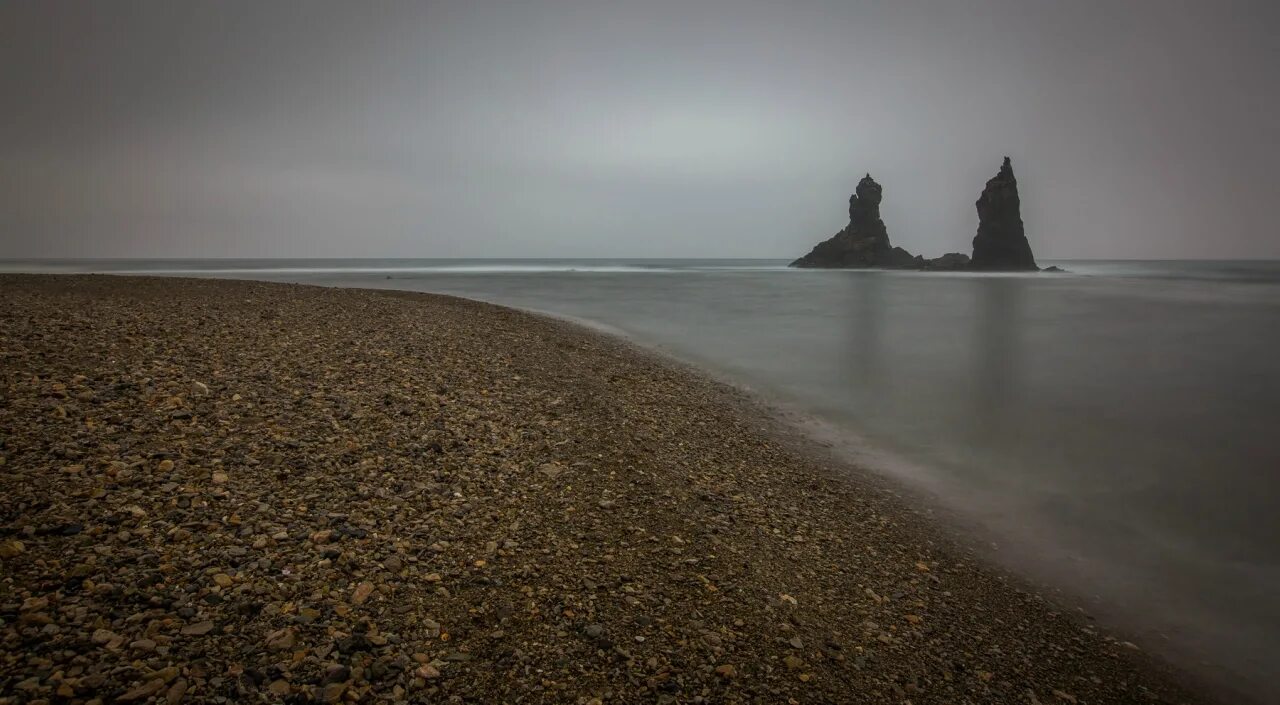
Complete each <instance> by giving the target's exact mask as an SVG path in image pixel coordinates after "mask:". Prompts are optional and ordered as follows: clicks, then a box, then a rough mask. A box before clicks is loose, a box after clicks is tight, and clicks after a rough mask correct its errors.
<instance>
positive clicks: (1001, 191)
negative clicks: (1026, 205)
mask: <svg viewBox="0 0 1280 705" xmlns="http://www.w3.org/2000/svg"><path fill="white" fill-rule="evenodd" d="M977 206H978V234H977V235H976V236H974V238H973V261H972V262H971V263H970V265H969V266H970V268H971V269H978V270H988V271H991V270H997V271H999V270H1003V271H1035V270H1037V269H1039V267H1037V266H1036V259H1035V256H1033V255H1032V254H1031V245H1030V243H1028V242H1027V236H1026V234H1024V233H1023V231H1022V214H1021V212H1020V204H1019V201H1018V180H1017V179H1016V178H1014V176H1013V166H1012V165H1011V164H1009V158H1008V157H1005V158H1004V164H1003V165H1001V167H1000V172H999V173H998V174H996V175H995V176H993V177H992V178H991V179H990V180H989V181H987V187H986V188H984V189H983V190H982V196H980V197H979V198H978V203H977Z"/></svg>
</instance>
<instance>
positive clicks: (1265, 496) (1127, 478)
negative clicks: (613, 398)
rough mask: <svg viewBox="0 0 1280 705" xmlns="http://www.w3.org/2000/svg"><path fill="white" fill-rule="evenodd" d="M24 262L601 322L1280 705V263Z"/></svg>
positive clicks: (1146, 639) (1143, 637)
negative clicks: (764, 405) (782, 408)
mask: <svg viewBox="0 0 1280 705" xmlns="http://www.w3.org/2000/svg"><path fill="white" fill-rule="evenodd" d="M784 264H785V263H784V262H779V261H761V260H683V261H681V260H647V261H644V260H618V261H602V260H556V261H549V260H525V261H495V260H470V261H467V260H452V261H433V260H354V261H332V260H329V261H325V260H318V261H304V260H293V261H282V260H274V261H251V260H240V261H229V260H219V261H186V262H182V261H151V262H126V261H111V262H60V263H50V262H43V263H31V262H25V263H7V264H5V265H0V269H9V270H14V269H18V270H27V271H30V270H37V269H38V270H42V271H116V272H145V273H173V274H184V275H199V276H227V277H237V278H254V279H267V280H274V281H296V282H307V283H317V284H326V285H336V286H360V287H381V288H395V289H409V290H415V291H431V292H442V293H450V294H456V295H460V296H467V297H471V298H478V299H484V300H488V301H493V302H497V303H503V304H508V305H514V306H520V307H526V308H532V309H537V310H541V311H547V312H552V313H556V314H561V315H566V316H572V317H577V318H582V319H587V320H590V321H595V322H599V323H602V324H605V325H608V326H611V327H613V328H615V329H618V330H621V331H623V332H625V333H626V334H628V335H630V336H632V337H633V338H635V339H637V340H638V341H640V342H642V343H646V344H649V345H653V346H656V347H659V348H661V349H664V350H666V351H668V352H670V353H672V354H674V355H676V356H679V357H682V358H685V359H688V360H691V361H693V362H696V363H699V364H702V365H704V366H707V367H709V368H711V369H713V370H715V371H717V372H719V373H720V374H722V375H724V376H726V377H728V378H730V379H734V380H737V381H740V382H742V383H744V384H746V385H748V386H750V387H752V388H754V389H757V390H759V391H761V392H763V393H764V394H766V395H768V396H771V397H774V398H777V399H780V400H782V401H784V402H785V403H787V405H789V406H791V407H793V408H796V409H798V410H800V411H803V412H806V413H808V414H812V415H814V416H816V417H817V418H819V419H821V420H823V421H824V422H826V423H827V424H829V425H830V426H832V427H834V428H837V429H844V430H847V431H849V432H850V433H854V434H857V436H858V437H859V438H861V439H865V441H866V443H868V444H869V446H870V447H872V448H874V449H876V452H875V453H874V454H868V455H867V456H866V457H865V458H863V460H866V459H868V458H872V459H874V461H873V463H872V464H874V465H875V466H876V467H877V469H880V470H882V471H884V472H889V473H897V472H902V471H903V470H904V469H905V468H908V467H909V468H911V469H912V473H911V476H910V478H909V479H910V480H911V481H912V482H916V483H920V484H921V485H922V486H923V487H924V488H925V489H927V490H929V491H932V492H935V493H937V495H938V496H939V497H940V498H941V499H942V500H943V501H944V502H946V503H948V504H949V505H951V506H952V507H954V508H956V509H957V510H959V511H960V512H961V513H963V514H964V515H965V516H967V517H968V518H970V519H971V520H973V521H974V522H975V523H977V524H978V525H980V526H982V527H984V530H985V531H986V532H987V535H989V536H990V537H992V538H993V539H994V540H995V541H996V543H997V545H998V552H999V553H1000V554H1001V555H1004V556H1005V557H1006V558H1008V559H1009V560H1010V561H1011V562H1013V563H1015V564H1017V565H1020V566H1025V567H1026V568H1027V569H1028V570H1029V571H1031V572H1033V573H1034V574H1035V576H1036V577H1039V578H1041V579H1045V580H1048V581H1050V582H1051V583H1052V584H1055V585H1059V586H1062V587H1063V588H1065V589H1066V590H1068V591H1069V592H1071V593H1072V594H1074V595H1076V596H1079V597H1082V598H1083V599H1085V600H1087V601H1089V602H1090V604H1091V605H1092V607H1093V608H1094V609H1095V610H1096V611H1098V612H1101V613H1104V614H1107V615H1108V616H1110V617H1112V618H1113V619H1117V620H1119V623H1120V624H1122V625H1123V626H1126V627H1128V628H1131V629H1135V630H1137V632H1138V636H1139V640H1140V641H1141V642H1142V643H1143V645H1144V646H1145V647H1147V648H1150V649H1155V650H1159V651H1162V652H1165V653H1168V654H1171V655H1173V656H1174V657H1175V658H1177V659H1179V660H1181V661H1182V662H1183V663H1188V664H1191V665H1196V664H1200V666H1201V668H1202V670H1205V671H1209V672H1211V674H1213V675H1216V676H1217V677H1218V678H1220V679H1222V680H1224V681H1227V682H1229V683H1230V684H1232V685H1234V686H1235V687H1239V688H1242V689H1244V690H1245V691H1248V692H1250V693H1252V694H1254V695H1255V696H1257V697H1259V698H1260V699H1262V700H1272V701H1280V689H1278V688H1277V686H1276V685H1275V684H1272V683H1271V682H1270V680H1271V676H1272V675H1273V673H1272V671H1273V669H1274V667H1275V666H1276V664H1277V663H1280V541H1278V539H1280V511H1277V510H1278V509H1280V446H1278V445H1277V443H1276V438H1275V437H1274V436H1275V434H1277V433H1280V263H1277V262H1060V263H1056V264H1059V265H1060V266H1064V267H1066V268H1068V269H1070V270H1071V272H1072V273H1070V274H1030V275H973V274H942V273H930V274H922V273H911V272H855V271H798V270H788V269H786V268H785V267H784V266H783V265H784Z"/></svg>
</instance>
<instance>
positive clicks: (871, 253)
mask: <svg viewBox="0 0 1280 705" xmlns="http://www.w3.org/2000/svg"><path fill="white" fill-rule="evenodd" d="M881 191H882V189H881V188H880V184H878V183H876V180H875V179H873V178H871V175H870V174H867V175H866V176H865V177H864V178H863V179H862V181H859V182H858V188H857V190H856V191H855V192H854V194H853V195H852V196H850V197H849V224H848V225H847V226H845V229H844V230H841V231H840V232H838V233H836V234H835V235H833V236H832V237H831V238H830V239H828V240H824V241H823V242H820V243H818V244H817V246H815V247H814V248H813V250H812V251H810V252H809V254H807V255H805V256H804V257H801V258H800V259H798V260H796V261H794V262H792V263H791V266H792V267H814V268H822V267H827V268H844V267H847V268H855V267H891V268H901V269H910V268H913V267H918V266H921V265H922V264H923V260H922V259H920V258H918V257H913V256H912V255H911V253H910V252H907V251H906V250H904V249H902V248H901V247H893V246H892V245H890V244H889V231H888V230H886V229H885V227H884V221H883V220H881V219H880V197H881Z"/></svg>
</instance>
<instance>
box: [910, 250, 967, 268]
mask: <svg viewBox="0 0 1280 705" xmlns="http://www.w3.org/2000/svg"><path fill="white" fill-rule="evenodd" d="M968 268H969V255H966V254H962V253H960V252H948V253H947V254H945V255H943V256H941V257H935V258H933V259H930V260H925V261H924V265H923V266H922V267H921V269H928V270H932V271H938V272H954V271H958V270H961V269H968Z"/></svg>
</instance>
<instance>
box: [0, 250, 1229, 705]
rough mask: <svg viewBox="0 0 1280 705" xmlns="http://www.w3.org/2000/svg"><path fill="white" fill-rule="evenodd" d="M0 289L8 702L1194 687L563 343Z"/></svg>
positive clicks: (876, 505) (599, 699) (253, 297)
mask: <svg viewBox="0 0 1280 705" xmlns="http://www.w3.org/2000/svg"><path fill="white" fill-rule="evenodd" d="M0 300H2V301H3V302H4V303H3V306H2V307H0V382H2V383H3V386H2V388H0V498H2V499H0V703H28V702H29V703H35V702H68V703H81V702H83V703H109V702H113V701H119V702H135V703H143V702H167V703H176V702H190V703H205V702H211V703H225V702H312V701H317V702H339V701H341V702H485V703H487V702H527V703H582V704H585V703H624V702H625V703H629V702H637V703H640V702H643V703H722V702H727V703H788V702H804V703H813V702H831V703H843V702H849V703H904V702H911V703H1022V704H1026V703H1036V702H1039V703H1044V704H1050V703H1053V704H1062V703H1131V702H1132V703H1159V702H1165V703H1183V702H1186V703H1191V702H1205V701H1206V700H1205V699H1204V697H1203V696H1202V695H1200V694H1197V693H1195V692H1194V691H1188V690H1185V689H1183V688H1182V686H1181V685H1179V682H1180V680H1181V679H1180V678H1178V677H1176V676H1171V675H1169V673H1168V672H1167V670H1166V669H1164V668H1163V667H1162V666H1161V665H1160V664H1159V663H1156V662H1154V661H1153V660H1152V659H1151V658H1150V657H1149V656H1147V655H1146V654H1145V653H1144V652H1142V651H1141V650H1138V649H1135V648H1130V646H1127V645H1125V643H1124V642H1123V641H1122V639H1120V638H1117V637H1114V636H1111V635H1108V634H1107V633H1106V632H1105V631H1104V630H1103V629H1101V628H1098V627H1096V626H1094V625H1092V624H1091V623H1090V622H1089V621H1088V620H1087V619H1086V618H1084V617H1083V616H1080V615H1079V614H1076V613H1074V612H1072V611H1069V610H1066V609H1063V608H1061V607H1059V606H1057V605H1056V604H1055V603H1054V602H1053V601H1052V600H1051V599H1045V598H1043V597H1042V596H1040V595H1037V594H1036V593H1035V592H1034V591H1033V590H1029V589H1026V588H1025V586H1023V585H1022V584H1021V583H1019V582H1018V581H1015V580H1012V579H1009V578H1007V577H1005V576H1004V575H1003V574H1002V573H1001V572H1000V571H998V570H996V569H994V568H992V567H989V566H987V565H985V564H984V563H982V561H981V560H979V559H978V558H976V557H975V554H973V553H971V552H970V551H968V550H967V549H966V548H964V547H963V545H962V544H961V543H958V542H956V541H952V540H950V538H949V537H948V535H947V533H946V531H945V527H937V526H933V525H931V524H929V523H928V521H929V520H927V519H925V518H922V516H921V515H920V514H919V513H917V512H915V511H913V508H912V507H909V506H905V505H904V500H901V499H900V498H898V497H897V496H896V495H894V494H892V493H890V492H888V491H886V490H885V489H884V487H883V484H882V482H881V481H879V480H876V479H874V478H870V477H867V476H865V475H863V474H861V473H860V472H859V471H857V470H856V469H853V470H850V469H848V468H838V467H835V466H833V465H832V463H831V462H829V461H825V460H823V459H821V458H820V457H819V456H817V455H814V454H809V453H805V452H803V450H802V449H801V448H799V447H798V446H797V444H796V443H794V442H792V441H791V440H788V439H787V438H785V437H783V436H781V435H779V432H776V431H775V430H773V429H772V424H771V422H770V421H769V419H768V417H767V416H766V415H765V411H764V410H762V409H761V408H760V407H759V406H757V405H755V404H754V403H753V402H751V401H750V400H749V399H746V398H745V397H744V396H743V395H742V394H741V393H739V392H737V391H735V390H732V389H730V388H727V387H725V386H723V385H721V384H718V383H716V382H713V381H710V380H708V379H706V378H704V377H702V376H700V375H698V374H696V373H694V372H693V371H690V370H687V369H684V368H683V367H681V366H679V365H676V364H673V363H668V362H666V361H663V360H661V359H658V358H656V357H654V356H652V355H650V354H647V353H644V352H640V351H637V350H636V349H634V348H633V347H631V346H629V345H628V344H626V343H623V342H621V341H618V340H615V339H612V338H610V337H607V336H604V335H601V334H598V333H595V332H591V331H588V330H585V329H582V328H580V327H577V326H574V325H571V324H568V323H564V322H559V321H554V320H550V319H547V318H543V317H539V316H535V315H531V314H526V313H522V312H518V311H513V310H509V309H505V308H501V307H496V306H491V305H487V304H481V303H476V302H471V301H465V300H461V299H455V298H449V297H442V296H430V295H421V294H409V293H401V292H374V291H362V290H347V289H324V288H318V287H307V286H297V285H285V284H266V283H253V282H235V281H216V280H180V279H159V278H126V277H107V276H51V275H40V276H36V275H4V276H0Z"/></svg>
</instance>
